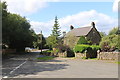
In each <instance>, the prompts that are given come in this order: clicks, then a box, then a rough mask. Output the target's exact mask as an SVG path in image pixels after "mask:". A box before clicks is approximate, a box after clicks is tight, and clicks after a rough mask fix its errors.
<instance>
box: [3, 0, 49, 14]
mask: <svg viewBox="0 0 120 80" xmlns="http://www.w3.org/2000/svg"><path fill="white" fill-rule="evenodd" d="M3 1H6V2H7V5H8V7H7V8H8V11H9V12H12V13H17V14H21V15H29V14H32V13H35V12H37V11H39V10H41V9H43V8H45V7H47V3H46V2H45V1H42V0H3Z"/></svg>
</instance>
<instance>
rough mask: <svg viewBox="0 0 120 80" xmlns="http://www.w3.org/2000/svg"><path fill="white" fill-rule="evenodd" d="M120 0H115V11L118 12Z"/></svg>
mask: <svg viewBox="0 0 120 80" xmlns="http://www.w3.org/2000/svg"><path fill="white" fill-rule="evenodd" d="M119 1H120V0H115V1H114V3H113V11H114V12H118V2H119ZM119 4H120V3H119Z"/></svg>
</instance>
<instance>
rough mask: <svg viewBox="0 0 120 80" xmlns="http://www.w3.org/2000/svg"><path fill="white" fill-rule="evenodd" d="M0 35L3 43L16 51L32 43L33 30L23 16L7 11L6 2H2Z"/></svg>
mask: <svg viewBox="0 0 120 80" xmlns="http://www.w3.org/2000/svg"><path fill="white" fill-rule="evenodd" d="M2 6H3V7H2V11H3V14H2V16H3V17H2V36H3V38H2V39H3V40H2V43H3V44H7V45H8V46H9V48H11V49H17V50H18V51H19V50H20V51H21V50H24V48H25V47H27V46H29V47H31V46H32V45H33V41H34V38H35V37H34V36H33V34H35V33H34V31H33V30H32V29H30V27H31V25H30V23H29V22H28V21H27V19H26V18H25V17H21V16H20V15H18V14H12V13H8V12H7V5H6V2H3V3H2Z"/></svg>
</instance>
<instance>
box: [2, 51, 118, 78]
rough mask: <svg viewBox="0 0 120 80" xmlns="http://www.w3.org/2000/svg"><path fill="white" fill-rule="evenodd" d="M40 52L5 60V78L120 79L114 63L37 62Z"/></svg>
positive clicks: (64, 59) (74, 60)
mask: <svg viewBox="0 0 120 80" xmlns="http://www.w3.org/2000/svg"><path fill="white" fill-rule="evenodd" d="M38 55H39V52H33V53H29V54H26V55H18V56H15V57H12V58H9V59H5V60H3V66H2V75H3V78H118V64H116V63H114V62H112V61H102V60H82V59H75V58H59V57H57V58H55V59H53V60H49V61H42V62H41V61H37V60H35V59H36V57H38Z"/></svg>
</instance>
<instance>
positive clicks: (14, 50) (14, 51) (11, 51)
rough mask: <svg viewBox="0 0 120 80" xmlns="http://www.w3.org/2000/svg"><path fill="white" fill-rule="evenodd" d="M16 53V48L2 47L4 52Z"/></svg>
mask: <svg viewBox="0 0 120 80" xmlns="http://www.w3.org/2000/svg"><path fill="white" fill-rule="evenodd" d="M7 53H16V49H2V54H7Z"/></svg>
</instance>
